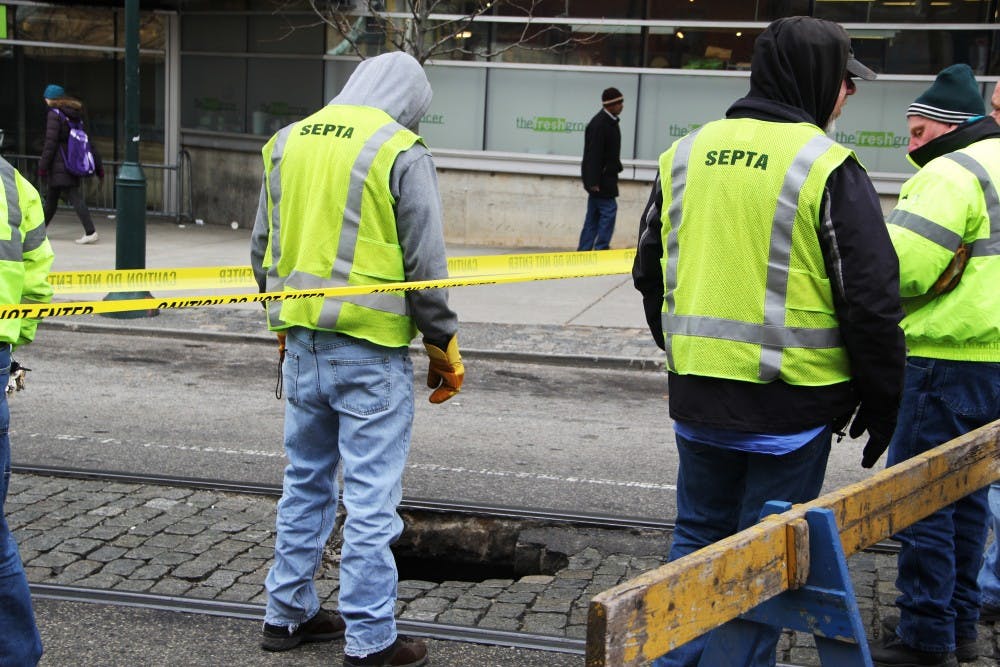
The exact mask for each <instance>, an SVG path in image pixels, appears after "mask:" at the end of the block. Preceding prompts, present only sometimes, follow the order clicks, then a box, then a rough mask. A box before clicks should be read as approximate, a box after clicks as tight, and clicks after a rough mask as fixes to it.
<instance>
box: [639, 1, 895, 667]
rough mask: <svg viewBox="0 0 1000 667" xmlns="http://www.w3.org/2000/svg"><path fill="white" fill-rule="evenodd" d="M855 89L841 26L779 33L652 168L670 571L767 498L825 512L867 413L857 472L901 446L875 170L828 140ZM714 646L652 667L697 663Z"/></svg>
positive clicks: (701, 641)
mask: <svg viewBox="0 0 1000 667" xmlns="http://www.w3.org/2000/svg"><path fill="white" fill-rule="evenodd" d="M855 76H856V77H860V78H862V79H866V80H871V79H874V78H875V74H874V73H873V72H872V71H871V70H869V69H868V68H867V67H865V66H864V65H862V64H861V63H860V62H858V61H857V60H856V59H855V58H854V57H853V52H852V50H851V42H850V38H849V37H848V35H847V32H846V31H845V30H844V29H843V28H842V27H841V26H840V25H838V24H836V23H832V22H829V21H825V20H821V19H814V18H808V17H791V18H783V19H779V20H777V21H774V22H773V23H771V24H770V25H769V26H768V27H767V28H766V29H765V30H764V31H763V32H762V33H761V35H760V36H759V37H758V38H757V39H756V41H755V42H754V50H753V57H752V62H751V73H750V92H749V94H748V95H747V96H746V97H744V98H742V99H740V100H737V101H736V102H735V103H734V104H733V105H732V106H730V108H729V110H728V111H727V112H726V118H725V119H723V120H717V121H713V122H710V123H708V124H706V125H704V126H702V127H701V128H700V129H698V130H695V131H693V132H692V133H690V134H688V135H687V136H686V137H683V138H681V139H679V140H678V141H676V142H675V143H674V144H673V146H671V147H670V149H669V150H667V151H666V152H665V153H664V154H663V155H662V156H661V157H660V163H659V176H658V178H657V180H656V182H655V184H654V186H653V189H652V193H651V195H650V198H649V203H648V204H647V207H646V211H645V213H644V215H643V218H642V220H641V223H640V232H639V244H638V251H637V255H636V258H635V264H634V267H633V278H634V282H635V286H636V288H637V289H638V290H639V291H640V292H642V295H643V303H644V306H645V310H646V319H647V321H648V323H649V327H650V331H651V332H652V334H653V338H654V339H655V340H656V342H657V344H658V345H660V347H662V348H663V349H664V350H665V351H666V365H667V370H668V372H669V375H668V381H669V401H670V416H671V417H672V418H673V420H674V430H675V433H676V441H677V450H678V455H679V470H678V476H677V522H676V530H675V532H674V538H673V544H672V547H671V549H670V556H669V558H670V560H671V561H673V560H677V559H678V558H681V557H682V556H685V555H687V554H690V553H692V552H694V551H696V550H698V549H700V548H702V547H704V546H707V545H709V544H712V543H714V542H716V541H718V540H720V539H722V538H724V537H727V536H729V535H732V534H734V533H736V532H738V531H740V530H742V529H744V528H747V527H748V526H750V525H752V524H754V523H756V522H757V520H758V518H759V515H760V512H761V509H762V507H763V505H764V503H765V502H767V501H769V500H784V501H788V502H791V503H801V502H805V501H808V500H811V499H813V498H815V497H816V496H817V495H818V494H819V491H820V488H821V486H822V484H823V477H824V474H825V472H826V463H827V458H828V456H829V453H830V447H831V435H832V433H833V432H834V431H835V430H838V429H842V428H843V427H844V426H845V425H846V423H847V422H848V421H849V419H850V417H851V415H852V413H853V412H854V409H855V407H856V406H858V404H859V403H860V408H859V409H858V414H857V416H856V417H855V419H854V423H853V424H852V425H851V435H852V437H858V436H860V435H861V434H862V433H863V432H864V431H865V430H867V431H868V435H869V438H868V441H867V444H866V445H865V446H864V453H863V457H862V465H863V466H865V467H871V466H872V465H874V463H875V462H876V460H877V459H878V458H879V456H880V455H881V454H882V452H883V451H885V447H886V446H887V445H888V442H889V438H890V437H891V435H892V431H893V428H894V427H895V423H896V410H897V407H898V402H899V397H900V392H901V389H902V375H903V362H904V354H905V353H904V348H903V334H902V331H901V330H900V329H899V321H900V319H901V318H902V311H901V309H900V301H899V294H898V286H899V280H898V265H897V262H896V257H895V254H894V253H893V251H892V245H891V244H890V242H889V237H888V234H887V232H886V230H885V224H884V221H883V217H882V211H881V207H880V205H879V200H878V196H877V194H876V193H875V189H874V187H873V186H872V184H871V181H870V180H869V178H868V175H867V173H866V172H865V170H864V168H863V167H862V166H861V164H860V163H859V162H858V160H857V158H856V157H855V156H854V154H853V153H852V152H851V151H850V150H849V149H847V148H845V147H844V146H841V145H840V144H838V143H836V142H835V141H833V140H832V139H830V138H829V137H828V136H827V135H826V134H825V133H824V128H826V129H829V128H830V127H831V125H832V123H833V121H834V119H836V118H837V117H838V116H839V115H840V112H841V109H842V108H843V106H844V103H845V102H846V100H847V97H848V96H850V95H852V94H854V93H855V91H856V88H855V83H854V81H853V79H852V77H855ZM710 636H711V633H709V634H707V635H705V636H702V637H700V638H698V639H696V640H694V641H691V642H689V643H688V644H685V645H684V646H681V647H678V648H677V649H675V650H673V651H671V652H670V653H668V654H666V655H665V656H662V657H661V658H659V660H658V661H657V662H656V663H655V664H656V665H658V666H660V667H663V666H667V665H695V664H697V662H698V660H699V658H700V656H701V655H702V653H703V652H705V651H711V650H713V649H712V648H711V643H710ZM778 636H779V631H778V630H777V629H773V630H771V629H768V630H762V631H761V633H760V636H759V641H758V642H757V643H756V645H755V648H754V649H753V650H752V653H749V654H748V655H746V656H742V657H739V659H738V660H737V659H736V658H733V659H731V660H730V662H739V663H740V664H746V665H769V664H770V665H773V664H774V660H775V645H776V643H777V640H778ZM706 647H709V648H706ZM710 655H711V653H706V656H710ZM706 659H708V660H711V658H710V657H707V658H706ZM710 664H716V663H714V662H710Z"/></svg>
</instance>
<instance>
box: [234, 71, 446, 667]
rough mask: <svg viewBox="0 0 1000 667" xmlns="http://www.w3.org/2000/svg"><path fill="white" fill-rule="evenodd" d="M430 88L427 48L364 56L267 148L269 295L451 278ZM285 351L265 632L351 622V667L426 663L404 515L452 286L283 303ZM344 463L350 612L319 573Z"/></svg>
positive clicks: (255, 261)
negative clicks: (415, 632)
mask: <svg viewBox="0 0 1000 667" xmlns="http://www.w3.org/2000/svg"><path fill="white" fill-rule="evenodd" d="M431 94H432V93H431V87H430V83H429V82H428V80H427V76H426V74H425V73H424V71H423V69H422V68H421V67H420V65H419V64H418V63H417V61H416V60H415V59H413V58H412V57H411V56H409V55H407V54H404V53H401V52H394V53H387V54H383V55H380V56H377V57H375V58H372V59H369V60H364V61H362V62H361V64H360V65H358V67H357V69H356V70H355V71H354V73H353V74H352V75H351V77H350V79H349V80H348V82H347V84H346V85H345V86H344V88H343V90H341V92H340V94H339V95H337V96H336V97H335V98H334V99H333V100H332V101H331V102H330V104H329V105H327V106H326V107H324V108H323V109H321V110H320V111H318V112H316V113H315V114H313V115H311V116H309V117H308V118H305V119H304V120H301V121H299V122H297V123H293V124H292V125H289V126H288V127H285V128H283V129H282V130H280V131H279V132H278V133H277V134H276V135H274V136H273V137H272V138H271V140H270V141H268V143H267V144H266V145H265V146H264V150H263V154H264V185H263V188H262V190H261V199H260V207H259V209H258V214H257V220H256V223H255V225H254V230H253V240H252V246H251V265H252V267H253V271H254V275H255V277H256V279H257V283H258V285H259V286H260V289H261V290H262V291H268V292H275V291H289V290H296V289H312V288H322V287H335V286H342V285H349V284H350V285H358V284H379V283H394V282H402V281H420V280H431V279H435V278H442V277H446V276H447V275H448V268H447V259H446V257H445V246H444V233H443V226H442V222H441V202H440V197H439V194H438V186H437V177H436V174H435V168H434V162H433V160H432V159H431V155H430V153H429V151H428V150H427V148H426V147H425V146H424V144H423V141H422V140H421V139H420V137H418V136H417V135H416V134H415V130H416V127H417V124H418V122H419V120H420V118H421V116H423V115H424V113H425V112H426V111H427V108H428V106H429V105H430V102H431ZM267 316H268V324H269V327H270V329H271V330H272V331H275V332H277V334H278V339H279V348H280V349H282V350H284V348H285V347H286V345H287V352H283V354H284V355H285V356H284V364H283V367H282V376H283V385H284V388H285V391H286V393H287V400H286V403H285V433H284V445H285V453H286V456H287V457H288V465H287V467H286V468H285V477H284V491H283V493H282V497H281V501H280V502H279V503H278V517H277V537H276V540H275V547H274V564H273V565H272V567H271V569H270V572H269V573H268V575H267V580H266V582H265V585H266V588H267V593H268V601H267V611H266V615H265V619H264V620H265V622H264V628H263V638H262V646H263V648H264V649H267V650H271V651H281V650H286V649H289V648H293V647H294V646H296V645H298V644H299V643H301V642H303V641H326V640H330V639H334V638H337V637H338V636H340V635H342V634H344V633H345V630H346V638H347V641H346V645H345V647H344V665H392V666H395V667H401V666H409V667H417V666H419V665H423V664H424V663H425V662H426V660H427V647H426V644H425V643H424V642H423V641H421V640H418V639H411V638H408V637H404V636H402V635H399V634H398V633H397V629H396V622H395V618H394V612H395V606H396V583H397V579H398V575H397V570H396V563H395V561H394V559H393V555H392V552H391V551H390V549H389V547H390V545H391V544H392V543H393V542H394V541H395V540H396V539H397V538H398V537H399V535H400V533H401V532H402V529H403V523H402V520H401V519H400V518H399V515H398V514H397V512H396V508H397V505H398V504H399V501H400V498H401V495H402V484H401V480H402V475H403V468H404V466H405V464H406V458H407V455H408V453H409V448H410V431H411V426H412V422H413V412H414V391H413V366H412V363H411V361H410V356H409V352H408V345H409V343H410V341H411V339H412V338H413V337H414V335H415V334H416V332H417V331H418V330H419V331H420V332H421V333H422V334H423V341H424V346H425V348H426V350H427V354H428V357H429V371H428V377H427V384H428V386H429V387H431V388H432V389H433V390H434V391H433V393H432V394H431V396H430V401H431V402H432V403H441V402H443V401H446V400H448V399H449V398H451V397H452V396H454V395H455V394H456V393H457V392H458V391H459V389H460V388H461V386H462V380H463V378H464V374H465V370H464V366H463V364H462V359H461V356H460V354H459V350H458V342H457V338H456V332H457V329H458V321H457V318H456V316H455V313H454V312H452V310H451V309H450V308H449V306H448V298H447V292H446V291H444V290H420V291H411V292H406V293H405V295H404V294H400V293H398V292H386V293H373V294H367V295H361V296H347V297H338V298H328V299H324V298H322V297H316V298H309V299H294V300H285V301H275V302H272V303H270V304H268V306H267ZM338 466H341V467H342V473H343V479H344V483H343V499H344V507H345V508H346V510H347V519H346V521H345V523H344V543H343V548H342V551H341V560H340V591H339V609H338V611H337V612H328V611H325V610H322V609H320V603H319V599H318V597H317V594H316V589H315V585H314V581H313V578H314V576H315V574H316V572H317V570H318V569H319V567H320V565H321V562H322V556H323V548H324V546H325V545H326V543H327V540H328V539H329V537H330V533H331V531H332V529H333V525H334V517H335V515H336V508H337V492H338V488H337V487H338V484H337V468H338Z"/></svg>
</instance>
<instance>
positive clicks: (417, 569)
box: [392, 510, 569, 583]
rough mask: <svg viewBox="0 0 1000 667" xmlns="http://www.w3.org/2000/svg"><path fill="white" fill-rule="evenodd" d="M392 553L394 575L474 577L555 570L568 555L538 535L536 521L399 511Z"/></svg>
mask: <svg viewBox="0 0 1000 667" xmlns="http://www.w3.org/2000/svg"><path fill="white" fill-rule="evenodd" d="M400 516H402V517H403V521H404V522H405V525H406V528H405V529H404V531H403V534H402V535H401V536H400V538H399V540H398V541H397V542H396V544H394V545H393V548H392V551H393V555H395V557H396V567H397V568H398V569H399V578H400V580H407V579H411V580H420V581H430V582H435V583H441V582H445V581H466V582H480V581H486V580H488V579H517V578H520V577H524V576H528V575H533V574H555V573H556V572H557V571H559V570H561V569H562V568H564V567H566V565H567V564H568V562H569V557H568V556H567V555H566V554H565V553H561V552H559V551H558V550H553V549H551V548H549V546H548V545H547V544H545V542H544V540H541V539H538V536H539V531H538V530H537V528H538V523H537V522H530V521H522V520H517V519H504V518H497V517H482V516H472V515H465V514H447V513H440V512H425V511H413V510H410V511H402V512H400Z"/></svg>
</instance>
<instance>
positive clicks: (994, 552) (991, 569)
mask: <svg viewBox="0 0 1000 667" xmlns="http://www.w3.org/2000/svg"><path fill="white" fill-rule="evenodd" d="M990 106H992V107H993V110H992V111H990V115H991V116H993V120H995V121H997V123H1000V81H997V83H996V86H994V88H993V95H992V96H991V97H990ZM989 507H990V524H991V526H992V528H993V537H994V539H993V541H992V542H990V546H989V547H988V548H987V549H986V553H985V554H984V555H983V566H982V568H980V570H979V578H978V581H979V587H980V589H982V593H983V602H982V605H981V606H980V607H979V622H980V623H996V622H997V621H1000V540H998V539H996V537H997V536H998V535H1000V482H993V484H991V485H990V491H989Z"/></svg>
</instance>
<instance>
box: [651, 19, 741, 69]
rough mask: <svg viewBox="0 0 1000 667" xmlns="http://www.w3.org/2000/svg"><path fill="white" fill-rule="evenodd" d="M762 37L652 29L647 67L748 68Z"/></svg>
mask: <svg viewBox="0 0 1000 667" xmlns="http://www.w3.org/2000/svg"><path fill="white" fill-rule="evenodd" d="M759 34H760V30H759V29H753V30H741V29H738V28H725V29H717V28H711V29H705V28H659V27H655V28H650V30H649V39H648V44H649V48H648V51H647V60H646V66H647V67H672V68H677V69H719V70H722V69H737V70H745V69H749V68H750V57H751V55H752V54H753V42H754V40H755V39H756V38H757V35H759Z"/></svg>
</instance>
